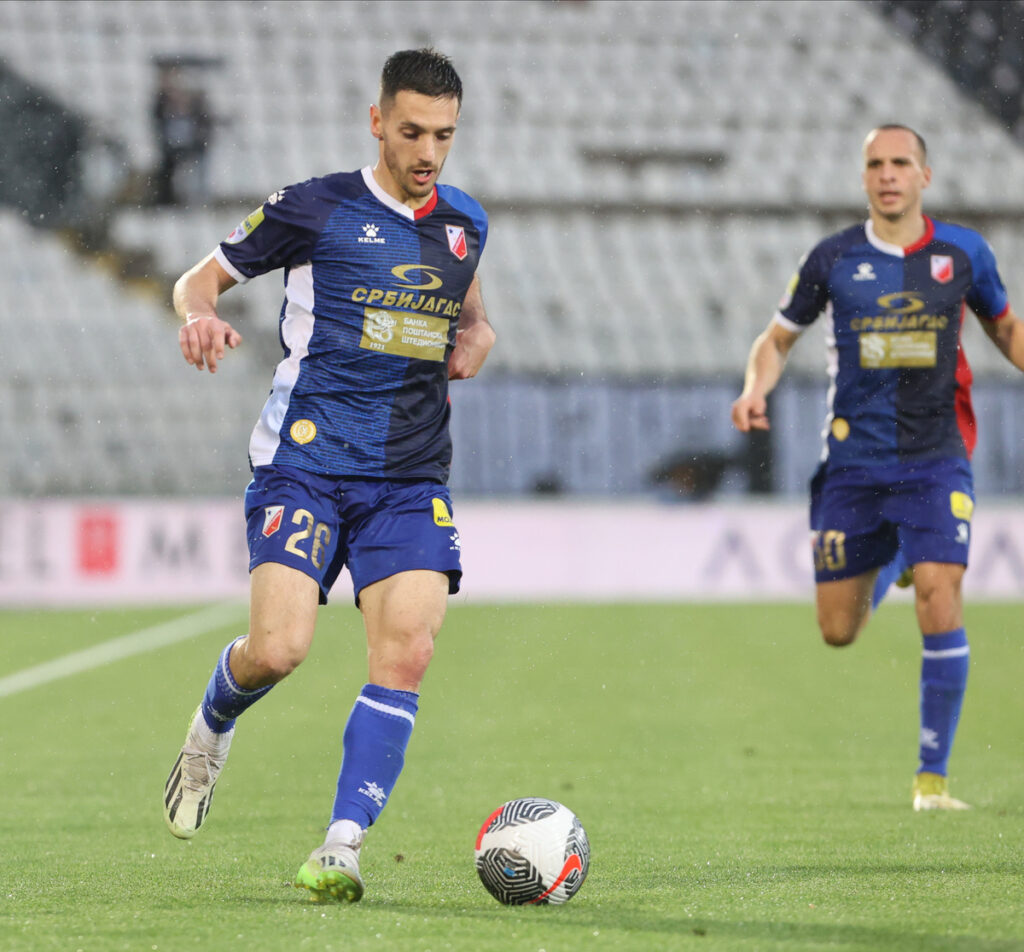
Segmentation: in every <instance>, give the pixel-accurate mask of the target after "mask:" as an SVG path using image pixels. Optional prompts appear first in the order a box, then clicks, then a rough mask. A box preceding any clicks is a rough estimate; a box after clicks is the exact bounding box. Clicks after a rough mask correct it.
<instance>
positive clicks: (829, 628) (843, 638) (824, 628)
mask: <svg viewBox="0 0 1024 952" xmlns="http://www.w3.org/2000/svg"><path fill="white" fill-rule="evenodd" d="M818 628H819V629H820V630H821V637H822V638H823V639H824V641H825V644H827V645H831V646H832V647H833V648H842V647H844V646H846V645H851V644H853V642H854V641H855V640H856V638H857V632H858V631H859V630H860V625H859V624H857V619H855V618H849V617H846V616H838V617H837V616H834V615H818Z"/></svg>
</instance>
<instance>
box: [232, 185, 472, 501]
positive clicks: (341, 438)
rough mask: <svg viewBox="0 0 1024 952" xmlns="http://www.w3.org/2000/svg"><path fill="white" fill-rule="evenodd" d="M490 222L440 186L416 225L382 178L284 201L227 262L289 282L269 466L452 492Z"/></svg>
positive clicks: (260, 435)
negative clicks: (439, 486) (460, 340)
mask: <svg viewBox="0 0 1024 952" xmlns="http://www.w3.org/2000/svg"><path fill="white" fill-rule="evenodd" d="M486 239H487V216H486V214H485V212H484V210H483V209H482V208H481V207H480V205H479V204H478V203H477V202H476V201H474V200H473V199H472V198H470V197H469V196H468V195H466V194H465V193H464V192H461V191H459V190H458V189H456V188H452V187H451V186H447V185H439V186H437V188H436V189H435V191H434V195H433V196H432V198H431V200H430V201H429V202H428V203H427V204H426V205H425V206H423V207H422V208H420V209H418V210H416V211H413V210H412V209H410V208H408V207H407V206H405V205H402V204H401V203H400V202H398V201H396V200H395V199H393V198H392V197H391V196H390V195H388V194H387V193H386V192H385V191H384V190H383V189H382V188H381V187H380V186H379V185H378V184H377V182H376V180H375V179H374V178H373V173H372V171H371V170H370V169H369V168H365V169H363V170H362V171H360V172H349V173H338V174H335V175H328V176H325V177H324V178H316V179H310V180H308V181H306V182H302V183H300V184H298V185H293V186H290V187H289V188H286V189H283V190H282V191H280V192H277V193H275V194H274V195H272V196H271V197H270V198H269V199H267V201H266V202H264V204H263V205H262V206H261V207H260V208H258V209H257V210H256V211H254V212H253V213H252V214H251V215H250V216H249V217H248V218H246V219H245V221H244V222H242V223H241V224H240V225H239V226H238V228H236V229H235V231H234V232H233V233H232V234H231V235H230V236H229V237H228V238H227V240H226V241H224V242H222V243H221V244H220V246H219V248H218V249H217V251H216V252H215V254H216V258H217V260H218V262H220V264H221V266H222V267H223V268H224V269H225V270H226V271H227V272H228V274H230V275H231V276H232V277H233V278H234V279H235V280H236V281H239V282H245V281H247V280H249V279H250V278H252V277H255V276H256V275H259V274H264V273H266V272H268V271H272V270H274V269H277V268H283V269H284V281H285V297H284V303H283V305H282V308H281V313H280V318H279V323H280V338H281V344H282V346H283V348H284V359H283V360H282V361H281V362H280V363H279V364H278V365H277V369H276V372H275V374H274V382H273V388H272V390H271V392H270V396H269V398H268V399H267V402H266V404H265V406H264V408H263V412H262V414H261V415H260V418H259V421H258V422H257V424H256V427H255V428H254V430H253V433H252V438H251V440H250V443H249V459H250V462H251V464H252V465H253V466H254V467H255V466H264V465H270V464H284V465H289V466H294V467H297V468H299V469H302V470H305V471H307V472H313V473H320V474H325V475H338V476H363V477H381V478H392V479H394V478H399V479H406V478H416V479H433V480H439V481H442V482H443V481H445V480H447V477H448V470H449V466H450V463H451V439H450V437H449V434H448V418H449V405H448V356H449V355H450V353H451V350H452V348H453V347H454V344H455V331H456V326H457V324H458V321H459V312H460V311H461V309H462V302H463V300H464V298H465V296H466V292H467V290H468V289H469V286H470V283H471V282H472V280H473V275H474V273H475V271H476V267H477V263H478V261H479V258H480V253H481V252H482V251H483V247H484V243H485V241H486Z"/></svg>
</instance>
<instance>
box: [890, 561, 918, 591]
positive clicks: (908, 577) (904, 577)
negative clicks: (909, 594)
mask: <svg viewBox="0 0 1024 952" xmlns="http://www.w3.org/2000/svg"><path fill="white" fill-rule="evenodd" d="M893 584H895V586H896V587H897V588H910V586H911V585H913V584H914V566H912V565H908V566H907V567H906V568H905V569H904V570H903V571H902V572H900V577H899V578H898V579H896V581H895V582H894V583H893Z"/></svg>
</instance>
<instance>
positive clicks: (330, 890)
mask: <svg viewBox="0 0 1024 952" xmlns="http://www.w3.org/2000/svg"><path fill="white" fill-rule="evenodd" d="M362 845H363V837H362V835H360V836H359V838H358V840H357V841H356V842H355V843H352V844H344V843H331V844H325V845H324V846H320V847H318V848H317V849H315V850H313V852H312V853H310V854H309V859H307V860H306V862H305V863H303V864H302V867H301V868H300V869H299V871H298V873H297V874H296V876H295V885H296V887H297V888H299V889H308V890H309V893H310V899H311V900H312V901H313V902H324V901H325V900H328V899H334V900H337V901H338V902H359V900H360V899H362V898H363V880H362V878H361V877H360V875H359V849H360V847H361V846H362Z"/></svg>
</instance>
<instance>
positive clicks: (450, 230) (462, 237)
mask: <svg viewBox="0 0 1024 952" xmlns="http://www.w3.org/2000/svg"><path fill="white" fill-rule="evenodd" d="M444 233H445V234H446V235H447V236H448V247H449V248H450V249H451V252H452V254H453V255H455V257H456V258H458V259H459V261H462V260H463V258H465V257H466V255H468V254H469V248H468V247H467V246H466V230H465V229H464V228H463V227H462V225H445V226H444Z"/></svg>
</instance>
